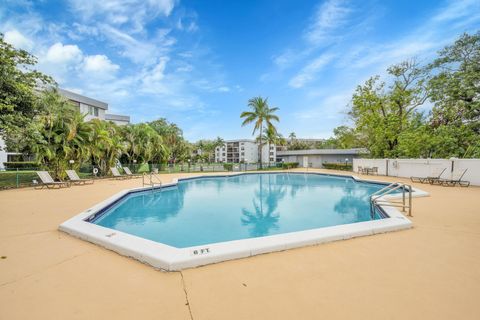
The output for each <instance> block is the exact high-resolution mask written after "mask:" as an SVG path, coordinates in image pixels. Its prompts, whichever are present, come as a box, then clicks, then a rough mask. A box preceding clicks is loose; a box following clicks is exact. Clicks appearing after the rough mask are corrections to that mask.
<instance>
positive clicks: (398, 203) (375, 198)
mask: <svg viewBox="0 0 480 320" xmlns="http://www.w3.org/2000/svg"><path fill="white" fill-rule="evenodd" d="M398 189H401V191H402V198H401V199H400V200H397V199H390V200H386V199H384V198H383V197H384V196H386V195H388V194H390V193H392V192H394V191H397V190H398ZM407 193H408V203H407ZM380 205H382V206H389V207H401V208H402V211H403V212H407V209H408V216H409V217H412V186H411V185H409V184H405V183H402V182H394V183H391V184H389V185H388V186H386V187H385V188H383V189H380V190H378V191H377V192H375V193H374V194H372V195H371V196H370V215H371V217H372V218H373V217H374V216H375V209H376V208H378V207H379V206H380Z"/></svg>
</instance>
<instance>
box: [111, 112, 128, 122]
mask: <svg viewBox="0 0 480 320" xmlns="http://www.w3.org/2000/svg"><path fill="white" fill-rule="evenodd" d="M105 120H113V121H126V122H130V116H124V115H121V114H113V113H106V114H105Z"/></svg>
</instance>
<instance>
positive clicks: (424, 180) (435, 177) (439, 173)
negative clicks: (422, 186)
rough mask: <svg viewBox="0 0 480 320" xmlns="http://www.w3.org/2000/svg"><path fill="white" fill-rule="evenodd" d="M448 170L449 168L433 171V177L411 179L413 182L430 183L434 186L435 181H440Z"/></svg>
mask: <svg viewBox="0 0 480 320" xmlns="http://www.w3.org/2000/svg"><path fill="white" fill-rule="evenodd" d="M445 170H447V168H443V169H442V168H434V169H433V170H432V175H431V176H427V177H410V180H411V181H412V182H420V183H430V184H434V183H435V181H437V180H439V179H440V177H441V176H442V174H443V173H444V172H445Z"/></svg>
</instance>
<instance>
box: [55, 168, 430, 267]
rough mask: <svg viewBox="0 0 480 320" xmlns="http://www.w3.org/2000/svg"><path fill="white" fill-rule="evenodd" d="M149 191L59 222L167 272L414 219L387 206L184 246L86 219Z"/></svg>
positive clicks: (409, 224)
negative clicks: (321, 223) (367, 217)
mask: <svg viewBox="0 0 480 320" xmlns="http://www.w3.org/2000/svg"><path fill="white" fill-rule="evenodd" d="M252 173H254V172H252ZM252 173H249V172H240V173H235V174H228V176H234V175H241V174H252ZM268 173H276V172H264V173H260V174H268ZM278 173H283V172H278ZM302 173H303V174H316V175H327V176H328V175H329V176H339V177H351V178H353V179H354V180H356V181H362V182H376V183H382V184H385V183H386V182H385V181H378V180H365V179H360V178H358V177H357V176H354V175H337V174H326V173H316V172H301V171H295V172H292V174H302ZM225 176H227V175H225V174H221V175H201V176H192V177H186V178H181V179H178V180H177V179H174V180H173V181H172V182H171V183H167V184H163V185H162V187H167V186H174V185H176V184H177V183H178V181H179V180H188V179H192V178H211V177H225ZM150 189H152V188H151V187H140V188H132V189H126V190H123V191H120V192H118V193H117V194H115V195H114V196H112V197H110V198H108V199H106V200H105V201H102V202H100V203H98V204H97V205H95V206H93V207H91V208H89V209H87V210H85V211H83V212H81V213H80V214H78V215H76V216H74V217H73V218H71V219H69V220H67V221H65V222H64V223H62V224H61V225H60V226H59V230H61V231H63V232H66V233H68V234H70V235H73V236H75V237H78V238H80V239H83V240H86V241H89V242H92V243H95V244H97V245H100V246H102V247H105V248H107V249H110V250H113V251H115V252H117V253H119V254H121V255H124V256H127V257H132V258H134V259H137V260H139V261H141V262H144V263H147V264H149V265H151V266H153V267H155V268H159V269H163V270H167V271H178V270H182V269H186V268H192V267H198V266H202V265H206V264H211V263H217V262H221V261H226V260H232V259H239V258H245V257H250V256H254V255H257V254H262V253H268V252H274V251H283V250H287V249H291V248H298V247H303V246H310V245H316V244H320V243H325V242H330V241H336V240H343V239H350V238H354V237H360V236H367V235H373V234H377V233H385V232H389V231H396V230H402V229H408V228H411V227H412V222H411V221H410V220H409V219H407V218H406V217H405V216H404V215H403V214H402V213H401V212H400V211H399V210H398V209H397V208H395V207H390V206H381V208H382V209H383V211H384V212H385V213H386V214H387V215H388V216H389V217H388V218H384V219H379V220H371V221H364V222H357V223H351V224H344V225H337V226H331V227H324V228H317V229H310V230H305V231H297V232H290V233H283V234H277V235H271V236H264V237H257V238H249V239H242V240H234V241H227V242H219V243H212V244H207V245H202V246H195V247H188V248H175V247H172V246H169V245H166V244H163V243H159V242H155V241H152V240H148V239H144V238H141V237H138V236H134V235H131V234H127V233H125V232H121V231H118V230H114V229H110V228H105V227H102V226H99V225H96V224H94V223H90V222H87V221H85V220H86V219H87V218H89V217H91V216H92V215H94V214H95V213H97V212H99V211H101V210H102V209H103V208H105V207H107V206H109V205H111V204H112V203H114V202H116V201H117V200H119V199H120V198H122V197H123V196H125V195H126V194H128V193H130V192H132V191H143V190H150ZM412 189H413V191H414V192H413V193H412V196H413V197H424V196H428V195H429V194H428V193H427V192H425V191H422V190H420V189H416V188H412ZM398 197H401V195H389V196H385V197H383V200H388V199H394V198H398Z"/></svg>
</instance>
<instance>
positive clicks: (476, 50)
mask: <svg viewBox="0 0 480 320" xmlns="http://www.w3.org/2000/svg"><path fill="white" fill-rule="evenodd" d="M428 67H429V69H430V70H431V72H433V73H434V75H433V76H432V78H431V79H430V81H429V82H428V91H429V94H430V99H431V101H432V102H433V103H434V107H433V109H432V114H431V118H430V122H429V125H430V126H429V128H430V134H431V137H432V144H433V146H432V148H434V156H437V157H451V156H457V157H474V156H477V157H479V156H480V144H479V141H480V31H479V32H477V33H475V34H473V35H469V34H463V35H461V36H460V37H459V38H458V39H457V40H456V41H455V43H454V44H452V45H450V46H447V47H445V48H444V49H443V50H441V51H440V52H439V56H438V58H437V59H435V60H434V61H433V63H431V64H430V65H429V66H428Z"/></svg>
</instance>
